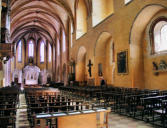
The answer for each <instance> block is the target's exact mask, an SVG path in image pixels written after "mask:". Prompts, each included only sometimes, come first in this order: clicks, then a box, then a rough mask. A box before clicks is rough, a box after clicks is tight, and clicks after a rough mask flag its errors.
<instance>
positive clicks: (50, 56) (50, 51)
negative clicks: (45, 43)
mask: <svg viewBox="0 0 167 128" xmlns="http://www.w3.org/2000/svg"><path fill="white" fill-rule="evenodd" d="M48 52H49V53H48V55H49V62H51V61H52V49H51V45H50V44H49V50H48Z"/></svg>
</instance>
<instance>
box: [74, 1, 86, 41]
mask: <svg viewBox="0 0 167 128" xmlns="http://www.w3.org/2000/svg"><path fill="white" fill-rule="evenodd" d="M76 23H77V24H76V29H77V30H76V39H79V38H80V37H81V36H83V35H84V34H85V33H86V32H87V8H86V5H85V2H84V0H78V5H77V8H76Z"/></svg>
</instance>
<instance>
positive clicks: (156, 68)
mask: <svg viewBox="0 0 167 128" xmlns="http://www.w3.org/2000/svg"><path fill="white" fill-rule="evenodd" d="M152 64H153V70H158V66H157V64H156V62H154V61H153V62H152Z"/></svg>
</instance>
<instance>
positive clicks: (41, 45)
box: [40, 40, 45, 62]
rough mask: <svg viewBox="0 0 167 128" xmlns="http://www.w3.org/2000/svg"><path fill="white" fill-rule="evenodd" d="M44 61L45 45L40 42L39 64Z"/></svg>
mask: <svg viewBox="0 0 167 128" xmlns="http://www.w3.org/2000/svg"><path fill="white" fill-rule="evenodd" d="M44 60H45V43H44V41H43V40H42V41H41V43H40V62H44Z"/></svg>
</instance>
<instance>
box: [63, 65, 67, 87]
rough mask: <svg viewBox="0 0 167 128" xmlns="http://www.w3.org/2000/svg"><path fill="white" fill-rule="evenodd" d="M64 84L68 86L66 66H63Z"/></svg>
mask: <svg viewBox="0 0 167 128" xmlns="http://www.w3.org/2000/svg"><path fill="white" fill-rule="evenodd" d="M63 82H64V84H65V85H66V84H67V73H66V64H65V63H64V64H63Z"/></svg>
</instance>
